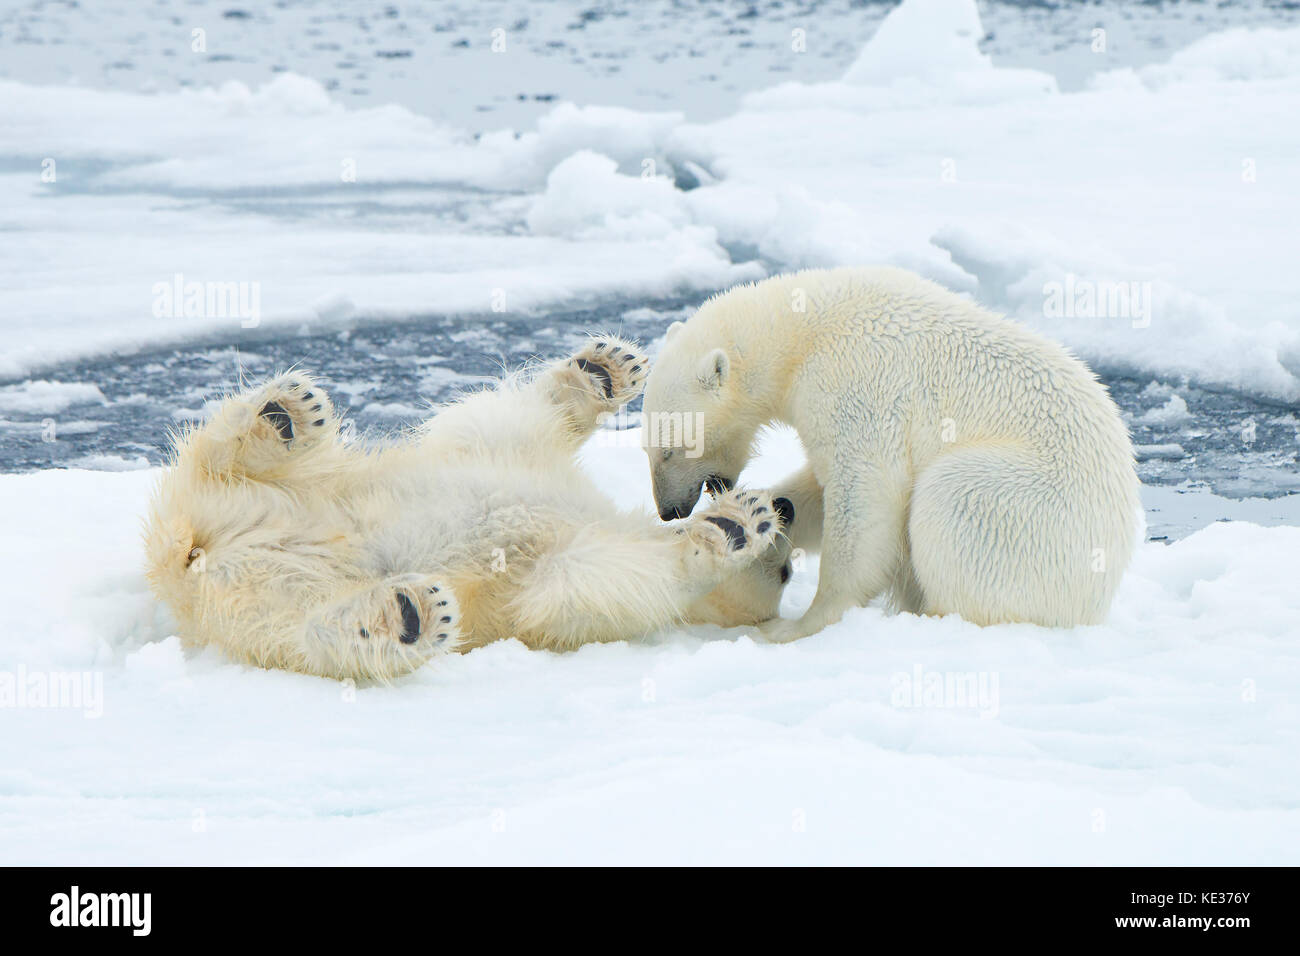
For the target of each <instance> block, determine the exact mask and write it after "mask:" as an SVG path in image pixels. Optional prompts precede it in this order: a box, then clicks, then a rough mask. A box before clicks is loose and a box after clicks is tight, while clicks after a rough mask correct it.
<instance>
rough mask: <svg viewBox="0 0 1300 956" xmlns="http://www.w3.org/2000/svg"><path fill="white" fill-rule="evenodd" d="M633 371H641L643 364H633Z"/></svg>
mask: <svg viewBox="0 0 1300 956" xmlns="http://www.w3.org/2000/svg"><path fill="white" fill-rule="evenodd" d="M632 371H633V372H639V371H641V366H640V365H633V366H632Z"/></svg>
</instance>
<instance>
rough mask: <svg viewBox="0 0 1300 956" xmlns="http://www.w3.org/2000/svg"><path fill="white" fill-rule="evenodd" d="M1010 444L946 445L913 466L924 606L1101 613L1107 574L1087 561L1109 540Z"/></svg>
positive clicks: (1056, 615) (1109, 585)
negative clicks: (921, 467) (917, 470)
mask: <svg viewBox="0 0 1300 956" xmlns="http://www.w3.org/2000/svg"><path fill="white" fill-rule="evenodd" d="M1047 472H1048V470H1047V469H1045V468H1043V467H1042V465H1041V464H1040V463H1037V462H1036V461H1035V460H1034V458H1033V457H1032V456H1031V455H1030V453H1029V452H1027V451H1025V450H1022V449H1018V448H988V447H982V448H969V449H960V450H956V451H953V452H950V453H948V454H946V455H944V456H942V457H940V458H939V459H938V460H936V461H935V462H933V463H932V464H931V465H930V466H929V467H928V468H926V469H925V471H924V472H922V473H921V474H920V475H919V476H918V478H917V482H916V488H915V491H914V493H913V496H912V510H911V516H910V519H909V523H908V531H909V537H910V539H911V544H912V566H913V568H914V569H915V572H916V576H917V580H918V581H919V583H920V586H921V588H922V590H923V591H924V594H925V602H926V607H925V610H926V611H927V613H931V614H952V613H956V614H960V615H961V616H962V617H964V618H965V619H966V620H968V621H971V622H973V623H976V624H992V623H997V622H1002V621H1028V622H1032V623H1036V624H1042V625H1047V626H1058V627H1059V626H1064V627H1069V626H1072V625H1076V624H1091V623H1098V622H1099V621H1100V620H1101V619H1103V618H1104V616H1105V609H1106V608H1107V607H1108V606H1109V602H1110V595H1111V593H1112V592H1113V589H1114V582H1115V581H1116V580H1117V578H1118V575H1117V574H1108V573H1106V569H1105V568H1104V566H1103V567H1102V568H1101V569H1100V571H1099V570H1098V569H1097V568H1096V567H1094V565H1093V555H1094V548H1097V547H1099V546H1100V547H1106V546H1110V547H1111V548H1112V549H1113V550H1112V551H1111V553H1122V548H1120V547H1118V546H1116V545H1114V544H1113V543H1112V542H1108V541H1097V540H1096V538H1097V537H1102V535H1097V534H1093V533H1090V532H1089V531H1088V530H1087V527H1086V525H1087V521H1088V520H1089V519H1088V516H1089V515H1090V514H1092V513H1093V512H1094V511H1095V510H1096V509H1095V507H1078V503H1077V502H1074V501H1072V500H1071V499H1070V496H1069V495H1068V494H1066V493H1064V492H1063V491H1062V490H1061V489H1060V488H1059V487H1056V486H1054V485H1053V483H1052V482H1051V481H1049V480H1048V478H1046V477H1045V474H1046V473H1047Z"/></svg>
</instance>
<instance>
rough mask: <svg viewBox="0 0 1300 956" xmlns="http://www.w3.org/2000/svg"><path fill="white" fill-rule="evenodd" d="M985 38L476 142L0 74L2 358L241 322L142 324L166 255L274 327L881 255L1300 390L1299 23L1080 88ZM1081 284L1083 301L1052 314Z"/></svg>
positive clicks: (1112, 351)
mask: <svg viewBox="0 0 1300 956" xmlns="http://www.w3.org/2000/svg"><path fill="white" fill-rule="evenodd" d="M998 15H999V16H1002V14H1001V13H999V14H998ZM1062 16H1064V14H1062ZM983 33H984V30H983V27H982V25H981V20H980V16H979V12H978V10H977V8H976V6H975V4H974V2H973V0H906V2H905V3H902V4H900V5H899V6H897V7H896V8H894V9H893V10H891V11H890V12H889V13H888V15H887V16H885V17H884V19H883V21H882V22H881V23H880V25H879V27H878V30H877V31H876V33H875V35H874V36H872V37H871V38H870V39H869V40H868V41H867V42H866V44H865V45H864V46H863V47H862V48H861V50H860V51H859V52H858V54H857V57H856V59H854V60H852V62H851V64H850V65H849V66H848V68H847V69H845V70H844V72H843V76H842V78H841V79H839V80H823V81H817V82H808V81H799V82H795V81H791V82H785V83H781V84H779V85H777V86H774V87H769V88H767V89H759V90H752V91H751V92H749V93H747V94H744V95H742V96H741V97H740V105H739V106H738V107H737V108H736V109H734V110H733V111H732V112H731V113H730V114H729V115H724V116H722V117H721V118H718V119H713V120H709V121H707V122H692V121H690V120H689V119H688V118H687V117H686V116H685V115H684V113H683V112H679V111H669V110H658V111H647V110H638V109H629V108H626V107H620V106H611V105H604V104H601V103H589V104H574V103H569V102H559V103H557V104H555V105H553V106H552V107H551V108H550V109H549V111H548V112H545V113H543V114H542V115H540V116H539V117H538V119H537V120H536V122H535V124H534V126H533V128H523V129H512V128H490V129H486V130H483V131H482V132H480V133H477V134H476V133H473V132H471V131H469V130H468V129H466V128H462V127H458V126H455V125H453V124H451V123H449V122H446V121H443V120H440V119H435V118H432V117H430V116H426V115H421V114H419V113H417V112H415V111H413V110H412V109H410V108H408V107H406V106H401V105H395V104H391V103H388V104H383V105H361V106H349V105H346V104H345V103H344V102H343V101H342V100H341V99H340V98H338V97H336V96H334V95H332V94H331V92H330V91H328V90H326V89H325V88H324V86H322V84H320V83H319V82H317V81H316V80H313V79H309V78H307V77H303V76H298V75H295V74H293V73H281V74H278V75H276V76H275V77H274V78H273V79H271V80H269V81H267V82H264V83H261V84H245V83H242V82H239V81H233V80H232V81H227V82H225V83H223V84H221V85H219V86H217V87H205V88H197V89H186V88H182V89H178V90H174V91H154V92H151V93H135V92H130V93H128V92H121V91H116V90H104V89H88V88H83V87H77V86H70V85H64V86H37V85H32V84H29V83H24V82H19V81H13V80H8V81H0V113H2V114H3V115H4V116H5V117H6V122H5V124H4V125H3V126H2V127H0V159H2V160H4V162H3V163H2V164H0V169H3V172H0V188H2V189H4V190H5V192H6V195H7V196H11V197H12V202H10V203H9V204H8V205H7V207H6V209H5V211H4V214H3V226H4V228H5V229H6V230H8V231H10V232H13V231H16V232H17V233H19V234H21V235H22V237H23V243H24V246H25V248H26V249H27V250H28V253H29V254H28V255H26V256H23V257H18V256H13V257H3V259H0V316H2V317H3V318H0V328H3V330H4V333H5V334H4V336H3V338H2V339H0V376H8V377H15V378H17V377H22V376H25V375H28V374H31V373H34V372H39V371H40V370H41V369H44V368H47V367H49V366H50V365H53V364H56V363H58V362H61V361H66V360H68V359H71V358H77V357H84V356H89V355H96V354H101V353H104V352H113V351H130V350H134V349H141V348H154V347H158V346H161V345H166V344H169V343H172V342H178V341H184V340H192V339H199V338H208V339H210V338H211V337H213V336H214V335H224V336H227V337H232V338H238V337H239V336H240V335H241V334H242V333H241V330H242V329H243V328H245V326H244V325H243V323H242V322H241V321H240V319H241V317H240V316H228V315H209V314H203V315H199V316H194V315H191V316H182V315H177V316H175V317H172V316H162V317H159V316H156V315H155V314H154V311H153V308H152V306H153V305H154V303H153V295H152V293H151V290H152V289H153V288H154V287H155V285H156V284H158V283H160V282H163V283H167V282H170V281H171V280H172V278H173V276H174V275H176V274H178V273H179V274H183V275H184V277H185V279H186V281H197V282H204V283H226V282H244V283H256V284H257V286H258V295H259V299H260V310H259V311H260V315H259V316H258V318H257V320H256V325H257V326H259V327H262V326H264V327H267V328H272V329H273V328H276V327H279V326H284V327H285V328H287V329H295V328H301V327H309V326H313V325H315V324H317V323H322V324H325V325H331V324H333V325H340V324H351V323H358V322H365V321H367V320H371V319H391V318H394V317H404V318H413V317H417V316H426V315H428V314H430V313H443V314H450V313H483V314H486V313H488V312H489V311H501V310H507V311H510V312H512V313H519V312H528V311H530V310H537V309H541V308H546V307H551V306H555V305H556V304H559V303H570V302H576V301H584V302H590V301H595V300H599V299H601V298H606V297H611V296H620V297H623V298H628V297H638V296H641V297H647V298H654V297H663V296H667V295H670V294H674V293H679V292H682V291H684V290H690V291H697V292H699V293H701V294H703V293H706V292H711V291H713V290H716V289H719V288H724V287H726V286H728V285H731V284H734V283H735V282H738V281H743V280H746V279H752V278H755V277H758V276H760V275H762V274H765V273H767V272H771V271H775V270H779V269H788V268H794V267H801V266H812V265H835V264H847V263H863V262H873V261H875V262H887V263H893V264H897V265H902V266H905V267H908V268H913V269H916V270H919V271H921V272H923V273H924V274H926V275H928V276H930V277H932V278H935V279H937V280H939V281H941V282H944V283H946V284H948V285H949V286H951V287H953V288H955V289H957V290H958V291H961V292H963V293H966V294H969V295H972V296H974V297H976V298H978V299H979V300H980V301H982V302H984V303H985V304H987V305H989V306H991V307H993V308H996V309H1000V310H1003V311H1006V312H1008V313H1010V314H1012V315H1014V316H1016V317H1017V318H1019V319H1021V320H1023V321H1025V322H1028V323H1029V324H1031V325H1034V326H1036V327H1038V328H1041V329H1042V330H1044V331H1046V332H1048V333H1049V334H1051V335H1053V336H1054V337H1056V338H1058V339H1060V340H1062V341H1064V342H1065V343H1066V344H1068V345H1069V346H1071V347H1072V348H1074V349H1075V350H1076V351H1078V352H1079V353H1080V354H1081V355H1082V356H1083V357H1084V358H1086V359H1088V360H1089V361H1090V362H1092V363H1093V364H1094V365H1095V366H1097V367H1098V368H1101V369H1103V370H1115V371H1120V372H1132V373H1141V374H1148V375H1156V376H1174V375H1179V376H1187V377H1189V378H1190V379H1191V380H1192V381H1194V382H1196V383H1198V384H1204V385H1210V386H1214V387H1222V388H1228V389H1232V390H1235V391H1241V392H1246V393H1249V394H1252V395H1257V396H1262V397H1265V398H1269V399H1272V400H1282V401H1288V402H1294V401H1296V400H1300V324H1298V323H1297V322H1296V321H1295V303H1296V302H1297V301H1300V275H1298V274H1297V272H1296V270H1294V269H1293V268H1292V267H1291V258H1292V252H1293V245H1294V223H1295V222H1296V221H1298V220H1300V190H1297V189H1296V188H1295V186H1294V184H1295V182H1296V181H1297V178H1298V177H1300V125H1297V124H1294V123H1285V122H1279V119H1280V118H1281V117H1285V116H1290V115H1293V114H1294V113H1295V111H1296V107H1297V105H1300V54H1297V52H1296V51H1297V49H1300V30H1297V29H1279V28H1269V27H1262V28H1256V29H1244V28H1234V29H1229V30H1227V31H1223V32H1220V33H1216V34H1212V35H1210V36H1206V37H1202V38H1200V39H1198V40H1196V41H1195V42H1193V43H1191V45H1189V46H1187V47H1186V48H1184V49H1182V50H1175V51H1173V52H1172V53H1170V54H1169V56H1168V59H1167V61H1166V62H1164V63H1158V64H1147V65H1144V66H1140V67H1136V68H1134V67H1132V66H1118V67H1116V68H1115V69H1111V70H1107V69H1105V68H1104V67H1105V63H1106V62H1107V58H1108V56H1109V54H1107V53H1104V52H1100V53H1096V54H1094V56H1095V59H1096V62H1097V63H1098V69H1097V70H1096V71H1095V72H1094V74H1093V75H1092V77H1091V79H1090V80H1089V81H1088V82H1087V83H1086V84H1085V85H1083V86H1082V87H1081V88H1079V89H1073V90H1066V91H1063V90H1062V89H1060V88H1059V86H1058V84H1057V83H1056V82H1055V80H1054V79H1053V77H1052V76H1051V75H1049V74H1046V73H1043V72H1041V71H1035V70H1029V69H1025V68H1023V67H1009V66H1000V65H997V64H996V63H995V62H994V61H993V59H992V58H990V57H989V56H988V55H986V54H984V53H981V52H980V50H979V48H978V42H979V40H980V38H981V37H982V36H983ZM1078 42H1079V43H1081V44H1082V43H1087V42H1090V41H1089V39H1087V38H1086V37H1085V36H1084V35H1081V36H1080V38H1079V40H1078ZM791 56H795V57H797V56H798V54H796V53H791ZM45 160H51V161H53V162H54V164H55V165H54V171H55V172H56V174H57V178H56V179H55V180H54V181H53V182H49V181H43V180H42V179H41V175H42V172H43V170H44V166H43V162H44V161H45ZM674 183H675V184H676V187H675V186H674ZM696 183H698V184H699V185H698V187H697V188H690V189H685V188H677V187H687V186H692V185H694V184H696ZM275 190H279V192H275ZM74 223H75V228H74V227H73V224H74ZM1064 285H1068V286H1070V287H1071V288H1074V287H1075V286H1078V287H1079V288H1080V289H1083V290H1085V291H1086V292H1087V295H1088V297H1089V298H1088V301H1089V302H1091V303H1094V305H1093V306H1089V307H1087V308H1082V309H1080V310H1076V309H1075V308H1074V305H1075V301H1074V298H1073V297H1071V298H1070V299H1069V300H1068V301H1067V302H1066V306H1067V308H1066V309H1065V311H1064V312H1062V313H1061V314H1056V313H1055V312H1053V309H1052V308H1051V307H1050V305H1049V302H1050V300H1051V298H1052V293H1051V292H1050V290H1051V289H1053V288H1055V287H1059V286H1064ZM1116 288H1119V289H1121V291H1123V292H1124V293H1125V295H1128V293H1129V292H1130V291H1131V292H1132V294H1133V296H1135V299H1134V301H1133V302H1132V303H1129V302H1128V301H1127V299H1126V300H1125V301H1124V302H1122V303H1119V304H1118V305H1117V304H1116V302H1115V300H1114V299H1113V298H1111V299H1108V298H1107V290H1108V289H1109V290H1111V291H1112V292H1113V291H1114V290H1115V289H1116ZM1107 303H1109V305H1107ZM1130 304H1131V305H1132V306H1133V308H1134V309H1135V310H1136V312H1135V314H1130V310H1129V306H1130ZM244 318H245V320H246V317H244Z"/></svg>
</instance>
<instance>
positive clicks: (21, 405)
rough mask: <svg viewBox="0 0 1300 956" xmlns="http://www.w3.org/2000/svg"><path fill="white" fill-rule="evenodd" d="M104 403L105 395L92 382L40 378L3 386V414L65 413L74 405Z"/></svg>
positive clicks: (0, 400)
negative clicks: (57, 380)
mask: <svg viewBox="0 0 1300 956" xmlns="http://www.w3.org/2000/svg"><path fill="white" fill-rule="evenodd" d="M96 402H98V403H100V404H103V403H104V402H105V398H104V393H103V392H101V391H100V390H99V388H98V387H97V386H95V385H91V384H89V383H88V382H49V381H46V380H44V379H40V380H37V381H34V382H22V383H20V384H18V385H5V386H2V387H0V412H28V413H37V414H39V413H41V412H50V413H53V412H62V411H65V410H66V409H69V408H71V407H72V406H74V405H89V404H92V403H96Z"/></svg>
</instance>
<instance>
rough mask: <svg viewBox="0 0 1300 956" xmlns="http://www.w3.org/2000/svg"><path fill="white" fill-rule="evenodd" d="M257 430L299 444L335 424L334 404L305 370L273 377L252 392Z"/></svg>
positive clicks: (289, 445) (273, 438)
mask: <svg viewBox="0 0 1300 956" xmlns="http://www.w3.org/2000/svg"><path fill="white" fill-rule="evenodd" d="M252 405H253V406H254V407H256V409H257V420H256V422H255V423H254V425H253V432H254V434H256V435H258V436H259V437H261V438H264V439H268V440H271V441H277V442H279V443H280V444H282V445H283V446H284V447H285V448H298V447H301V446H302V445H305V444H308V443H309V442H311V441H312V440H313V439H315V438H318V437H320V436H322V435H325V434H328V432H329V431H330V430H331V429H333V428H334V427H335V419H334V405H333V403H332V402H330V399H329V396H328V395H326V394H325V390H324V389H323V388H321V387H320V386H319V385H317V384H316V383H315V382H313V381H312V380H311V378H310V377H309V376H307V375H304V374H301V373H292V372H291V373H289V374H287V375H281V376H280V377H279V378H275V379H272V380H271V381H269V382H267V383H266V385H264V386H262V388H260V389H258V390H257V391H256V392H255V393H253V396H252Z"/></svg>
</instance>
